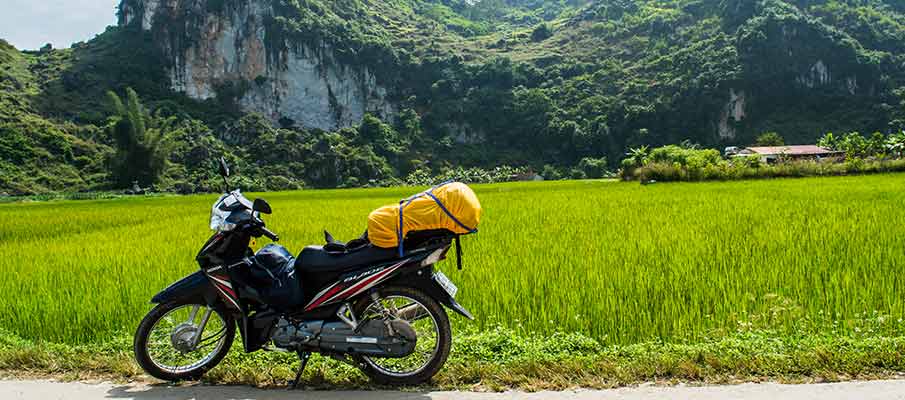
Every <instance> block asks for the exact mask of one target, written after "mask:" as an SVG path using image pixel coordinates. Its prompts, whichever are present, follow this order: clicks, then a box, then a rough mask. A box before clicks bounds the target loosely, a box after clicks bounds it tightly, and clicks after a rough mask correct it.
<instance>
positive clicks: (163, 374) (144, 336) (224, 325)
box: [133, 301, 236, 381]
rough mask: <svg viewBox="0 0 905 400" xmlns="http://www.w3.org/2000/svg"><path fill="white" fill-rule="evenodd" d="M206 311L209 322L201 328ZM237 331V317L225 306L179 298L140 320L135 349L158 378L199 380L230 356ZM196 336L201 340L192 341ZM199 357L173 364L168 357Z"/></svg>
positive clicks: (143, 365)
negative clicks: (203, 303)
mask: <svg viewBox="0 0 905 400" xmlns="http://www.w3.org/2000/svg"><path fill="white" fill-rule="evenodd" d="M186 313H187V314H186ZM199 313H200V314H199ZM205 315H207V321H206V322H207V323H206V324H203V325H204V328H203V329H202V330H201V331H200V332H198V328H200V325H202V323H201V320H204V319H205ZM186 316H187V317H186ZM214 316H216V318H214ZM195 322H198V323H197V324H196V323H195ZM177 324H178V325H177ZM173 325H175V326H173ZM235 335H236V324H235V321H234V320H233V318H232V316H230V315H229V314H228V313H227V312H226V311H225V310H224V309H223V307H209V306H207V305H202V304H192V303H186V302H179V301H177V302H170V303H163V304H158V305H157V306H156V307H154V309H152V310H151V311H150V312H149V313H148V315H146V316H145V317H144V319H143V320H142V321H141V324H139V326H138V331H137V332H136V333H135V340H134V343H133V351H134V353H135V360H136V361H137V362H138V365H139V366H141V368H142V369H144V370H145V372H147V373H148V374H149V375H151V376H153V377H155V378H157V379H162V380H165V381H185V380H196V379H199V378H201V376H202V375H204V374H205V373H206V372H207V371H209V370H210V369H211V368H214V367H215V366H216V365H217V364H219V363H220V361H222V360H223V358H224V357H226V354H227V353H229V349H230V348H231V347H232V343H233V340H234V339H235ZM167 336H169V337H167ZM196 336H197V340H195V341H194V343H190V342H192V339H196ZM168 339H169V340H168ZM168 342H169V343H168ZM167 344H169V345H170V346H169V347H171V348H169V347H168V346H167ZM207 349H210V351H208V350H207ZM196 357H197V358H200V359H199V360H197V361H194V362H191V363H190V364H188V365H182V364H178V365H171V364H170V362H172V361H165V360H164V359H170V360H172V359H180V358H185V359H188V360H189V361H191V360H192V359H194V358H196ZM189 361H185V362H189Z"/></svg>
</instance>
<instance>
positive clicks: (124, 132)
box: [107, 88, 173, 187]
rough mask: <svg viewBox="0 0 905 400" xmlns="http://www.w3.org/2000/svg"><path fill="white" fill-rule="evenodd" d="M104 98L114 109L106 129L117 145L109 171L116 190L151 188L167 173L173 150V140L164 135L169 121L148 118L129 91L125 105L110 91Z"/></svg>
mask: <svg viewBox="0 0 905 400" xmlns="http://www.w3.org/2000/svg"><path fill="white" fill-rule="evenodd" d="M107 96H108V97H109V98H110V104H111V107H112V109H113V115H111V117H110V119H111V124H110V125H109V126H108V128H107V129H108V132H109V133H110V135H111V136H112V137H113V139H114V142H115V143H116V156H115V157H114V159H113V160H112V161H113V162H112V167H113V175H114V177H115V178H116V184H117V186H119V187H129V186H130V185H132V183H133V182H138V184H139V185H150V184H153V183H154V182H156V181H157V178H158V177H160V174H162V173H163V171H164V169H166V165H167V155H168V154H169V152H170V150H171V149H172V145H173V141H172V138H171V137H169V136H168V135H167V134H166V132H167V131H168V130H169V128H170V127H171V124H172V122H173V121H172V119H163V118H155V117H152V116H150V115H148V113H147V112H146V111H145V109H144V107H142V105H141V101H140V100H139V98H138V94H137V93H135V91H134V90H132V88H127V89H126V102H125V103H123V101H122V99H121V98H120V97H119V96H117V95H116V93H114V92H112V91H111V92H107Z"/></svg>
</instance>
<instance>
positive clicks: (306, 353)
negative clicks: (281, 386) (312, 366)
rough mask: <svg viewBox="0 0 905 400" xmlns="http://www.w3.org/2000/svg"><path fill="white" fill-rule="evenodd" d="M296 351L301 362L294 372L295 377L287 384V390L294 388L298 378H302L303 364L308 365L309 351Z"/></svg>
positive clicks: (297, 383)
mask: <svg viewBox="0 0 905 400" xmlns="http://www.w3.org/2000/svg"><path fill="white" fill-rule="evenodd" d="M297 353H298V355H299V360H301V361H302V364H301V365H299V372H298V373H296V374H295V379H294V380H293V381H292V384H291V385H289V390H295V388H296V387H297V386H298V385H299V380H301V379H302V372H303V371H305V366H306V365H308V359H309V358H311V352H309V351H298V352H297Z"/></svg>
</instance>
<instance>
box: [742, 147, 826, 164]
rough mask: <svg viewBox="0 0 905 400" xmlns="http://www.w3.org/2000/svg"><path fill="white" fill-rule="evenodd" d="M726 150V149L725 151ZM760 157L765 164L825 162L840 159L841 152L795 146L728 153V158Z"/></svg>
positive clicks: (749, 148)
mask: <svg viewBox="0 0 905 400" xmlns="http://www.w3.org/2000/svg"><path fill="white" fill-rule="evenodd" d="M727 150H728V149H727ZM753 155H756V156H760V160H761V161H762V162H765V163H775V162H777V161H779V160H780V159H786V160H825V159H835V158H840V157H842V155H843V153H842V152H841V151H834V150H830V149H826V148H823V147H820V146H815V145H797V146H769V147H746V148H744V149H741V150H737V149H736V151H734V152H732V153H728V152H727V156H730V157H748V156H753Z"/></svg>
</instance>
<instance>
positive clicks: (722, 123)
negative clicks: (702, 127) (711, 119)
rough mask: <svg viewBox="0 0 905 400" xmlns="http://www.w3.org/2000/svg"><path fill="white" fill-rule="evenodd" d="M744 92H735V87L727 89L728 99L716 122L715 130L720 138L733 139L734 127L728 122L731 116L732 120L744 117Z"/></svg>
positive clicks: (736, 120)
mask: <svg viewBox="0 0 905 400" xmlns="http://www.w3.org/2000/svg"><path fill="white" fill-rule="evenodd" d="M745 99H746V97H745V92H744V91H741V92H737V93H736V91H735V89H729V101H728V102H726V105H724V106H723V111H722V113H720V120H719V123H718V124H717V130H718V134H719V137H720V139H735V136H736V132H735V128H734V127H733V126H732V125H731V124H730V121H729V119H730V118H731V119H732V121H734V122H741V121H742V120H743V119H745V116H746V112H745V102H746V100H745Z"/></svg>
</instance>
